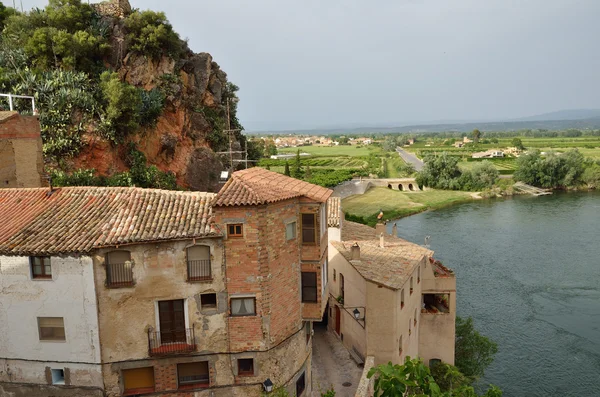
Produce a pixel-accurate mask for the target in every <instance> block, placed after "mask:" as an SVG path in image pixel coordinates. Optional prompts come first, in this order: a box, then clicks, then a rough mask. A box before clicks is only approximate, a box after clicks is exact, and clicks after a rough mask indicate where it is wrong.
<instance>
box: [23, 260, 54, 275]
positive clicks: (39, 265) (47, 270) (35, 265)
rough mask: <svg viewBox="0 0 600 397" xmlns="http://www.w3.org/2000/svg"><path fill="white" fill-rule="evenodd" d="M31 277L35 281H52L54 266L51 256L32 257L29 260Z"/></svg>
mask: <svg viewBox="0 0 600 397" xmlns="http://www.w3.org/2000/svg"><path fill="white" fill-rule="evenodd" d="M29 263H30V265H31V276H32V278H33V279H34V280H44V279H46V280H48V279H52V266H50V257H49V256H32V257H30V258H29Z"/></svg>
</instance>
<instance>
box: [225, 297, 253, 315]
mask: <svg viewBox="0 0 600 397" xmlns="http://www.w3.org/2000/svg"><path fill="white" fill-rule="evenodd" d="M255 303H256V298H231V315H232V316H254V315H256V309H255V307H254V306H255Z"/></svg>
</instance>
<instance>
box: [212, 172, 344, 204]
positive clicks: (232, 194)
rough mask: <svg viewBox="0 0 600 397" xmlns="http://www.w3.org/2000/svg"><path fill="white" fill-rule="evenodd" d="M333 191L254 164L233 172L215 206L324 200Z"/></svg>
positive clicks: (322, 201)
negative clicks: (301, 198) (295, 200)
mask: <svg viewBox="0 0 600 397" xmlns="http://www.w3.org/2000/svg"><path fill="white" fill-rule="evenodd" d="M332 193H333V191H332V190H330V189H327V188H324V187H321V186H318V185H313V184H311V183H308V182H304V181H301V180H299V179H294V178H290V177H289V176H285V175H282V174H279V173H277V172H272V171H269V170H265V169H264V168H260V167H253V168H249V169H247V170H242V171H237V172H234V173H233V174H232V175H231V178H230V179H229V180H228V181H227V183H225V186H223V188H221V190H220V191H219V193H217V196H216V198H215V201H214V205H216V206H235V205H261V204H267V203H274V202H277V201H282V200H287V199H291V198H294V197H300V196H305V197H308V198H310V199H312V200H315V201H318V202H320V203H324V202H325V201H326V200H327V198H328V197H329V196H331V194H332Z"/></svg>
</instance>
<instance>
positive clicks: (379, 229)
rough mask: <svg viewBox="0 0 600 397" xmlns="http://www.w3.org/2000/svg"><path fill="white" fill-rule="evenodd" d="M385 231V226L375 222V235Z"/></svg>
mask: <svg viewBox="0 0 600 397" xmlns="http://www.w3.org/2000/svg"><path fill="white" fill-rule="evenodd" d="M385 229H386V225H385V223H383V222H377V225H375V232H377V234H381V233H385Z"/></svg>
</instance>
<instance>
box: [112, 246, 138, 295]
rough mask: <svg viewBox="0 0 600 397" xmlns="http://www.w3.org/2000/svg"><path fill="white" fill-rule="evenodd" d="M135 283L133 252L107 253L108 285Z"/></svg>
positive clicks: (120, 285) (125, 285)
mask: <svg viewBox="0 0 600 397" xmlns="http://www.w3.org/2000/svg"><path fill="white" fill-rule="evenodd" d="M132 285H133V263H132V262H131V252H129V251H111V252H109V253H107V254H106V286H108V287H111V288H119V287H129V286H132Z"/></svg>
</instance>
